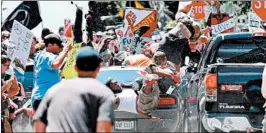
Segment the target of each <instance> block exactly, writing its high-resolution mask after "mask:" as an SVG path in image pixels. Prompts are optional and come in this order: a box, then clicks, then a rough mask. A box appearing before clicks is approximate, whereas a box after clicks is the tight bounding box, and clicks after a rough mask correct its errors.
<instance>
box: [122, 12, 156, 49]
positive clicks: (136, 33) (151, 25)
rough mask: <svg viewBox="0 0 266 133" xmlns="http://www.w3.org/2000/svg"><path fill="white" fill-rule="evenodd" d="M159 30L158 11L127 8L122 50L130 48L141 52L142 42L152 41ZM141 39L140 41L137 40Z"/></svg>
mask: <svg viewBox="0 0 266 133" xmlns="http://www.w3.org/2000/svg"><path fill="white" fill-rule="evenodd" d="M156 28H157V11H156V10H149V9H136V8H126V9H125V15H124V30H123V37H121V39H122V45H121V49H122V50H125V48H130V49H132V50H136V48H137V47H138V50H137V51H140V50H139V48H140V47H141V46H139V44H140V42H142V41H143V40H151V37H152V32H153V31H154V30H155V29H156ZM137 37H139V39H137Z"/></svg>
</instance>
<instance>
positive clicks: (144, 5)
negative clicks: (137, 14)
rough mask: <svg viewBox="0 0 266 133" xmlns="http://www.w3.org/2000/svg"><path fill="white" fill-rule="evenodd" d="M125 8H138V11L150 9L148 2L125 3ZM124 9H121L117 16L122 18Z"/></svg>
mask: <svg viewBox="0 0 266 133" xmlns="http://www.w3.org/2000/svg"><path fill="white" fill-rule="evenodd" d="M125 7H134V8H139V9H143V8H151V6H150V4H149V1H137V0H135V1H126V5H125ZM124 10H125V9H124V8H121V9H120V11H119V13H118V15H119V16H120V17H123V16H124Z"/></svg>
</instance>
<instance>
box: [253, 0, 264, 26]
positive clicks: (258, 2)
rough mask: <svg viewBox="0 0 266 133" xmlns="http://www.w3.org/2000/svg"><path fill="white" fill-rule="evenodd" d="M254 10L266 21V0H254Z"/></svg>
mask: <svg viewBox="0 0 266 133" xmlns="http://www.w3.org/2000/svg"><path fill="white" fill-rule="evenodd" d="M251 6H252V10H253V11H254V12H255V13H256V14H257V15H258V16H259V17H260V18H261V19H262V20H263V21H266V1H262V0H252V1H251Z"/></svg>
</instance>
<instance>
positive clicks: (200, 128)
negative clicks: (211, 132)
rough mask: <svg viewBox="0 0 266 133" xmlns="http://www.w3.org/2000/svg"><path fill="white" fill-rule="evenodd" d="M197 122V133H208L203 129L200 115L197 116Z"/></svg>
mask: <svg viewBox="0 0 266 133" xmlns="http://www.w3.org/2000/svg"><path fill="white" fill-rule="evenodd" d="M198 120H199V121H198V124H199V125H198V127H199V130H198V131H199V132H201V133H208V131H207V130H205V128H204V126H203V124H202V115H201V114H200V116H199V119H198Z"/></svg>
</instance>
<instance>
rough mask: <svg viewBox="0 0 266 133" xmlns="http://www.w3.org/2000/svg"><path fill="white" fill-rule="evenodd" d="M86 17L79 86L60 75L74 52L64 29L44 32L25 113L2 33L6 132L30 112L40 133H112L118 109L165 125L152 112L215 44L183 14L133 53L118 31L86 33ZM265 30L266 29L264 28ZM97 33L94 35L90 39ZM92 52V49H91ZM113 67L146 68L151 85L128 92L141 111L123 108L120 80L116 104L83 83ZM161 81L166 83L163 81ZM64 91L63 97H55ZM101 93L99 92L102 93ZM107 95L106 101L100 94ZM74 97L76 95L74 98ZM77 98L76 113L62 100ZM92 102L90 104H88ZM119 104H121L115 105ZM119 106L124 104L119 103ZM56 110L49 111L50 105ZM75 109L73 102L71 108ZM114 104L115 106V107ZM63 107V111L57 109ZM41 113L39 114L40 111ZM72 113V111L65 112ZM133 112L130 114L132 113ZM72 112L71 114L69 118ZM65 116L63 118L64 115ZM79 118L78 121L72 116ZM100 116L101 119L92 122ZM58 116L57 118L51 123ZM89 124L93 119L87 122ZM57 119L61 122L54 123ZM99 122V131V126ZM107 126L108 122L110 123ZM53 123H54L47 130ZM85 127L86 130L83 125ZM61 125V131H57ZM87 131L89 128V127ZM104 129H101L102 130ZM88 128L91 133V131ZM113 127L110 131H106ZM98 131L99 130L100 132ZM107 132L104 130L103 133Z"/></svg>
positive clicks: (32, 57)
mask: <svg viewBox="0 0 266 133" xmlns="http://www.w3.org/2000/svg"><path fill="white" fill-rule="evenodd" d="M82 16H83V12H82V10H80V9H79V8H77V12H76V20H75V24H74V28H73V29H74V31H73V32H74V33H73V35H74V37H73V38H74V43H82V47H83V48H81V50H80V51H79V53H78V54H77V58H76V66H75V69H76V70H77V72H78V75H79V77H80V78H78V79H76V80H70V81H67V80H64V81H62V80H61V79H62V78H63V77H62V76H61V74H60V72H61V71H62V68H63V66H64V63H65V60H66V59H67V57H68V55H69V52H70V51H71V49H72V42H68V40H67V38H66V37H65V36H64V27H60V28H59V30H58V33H54V32H52V31H51V30H50V29H49V28H44V29H43V30H42V35H41V38H37V37H34V38H33V41H32V45H31V50H30V54H29V59H28V61H29V62H33V63H34V75H35V79H34V87H33V90H32V95H31V103H32V104H31V105H32V108H24V107H22V105H23V103H25V99H26V95H25V91H24V88H23V85H22V84H21V83H20V82H18V81H17V78H16V75H15V73H14V70H13V68H12V66H11V65H10V64H11V59H10V58H9V57H8V56H7V51H8V47H11V45H12V43H11V42H10V40H9V38H10V33H9V32H8V31H3V32H2V40H1V43H2V49H1V65H2V67H1V68H2V69H1V74H2V76H1V86H2V90H1V98H2V99H1V116H2V117H1V118H2V122H1V124H2V132H12V128H11V127H12V126H11V125H12V120H13V119H14V118H15V117H16V115H17V114H19V113H23V112H26V113H27V114H28V115H30V116H33V113H35V112H36V111H37V112H36V113H35V117H34V120H35V124H36V125H37V126H36V129H35V130H36V131H47V130H45V129H46V128H47V129H49V131H92V132H95V131H103V132H106V131H111V130H110V129H111V126H110V125H111V121H112V120H113V113H112V111H113V108H120V109H123V108H124V109H125V110H127V111H129V112H134V113H138V114H140V115H142V116H143V117H145V118H148V119H150V120H161V118H156V117H153V116H151V111H152V109H153V108H155V107H156V106H157V102H158V98H159V94H160V93H166V91H167V90H168V88H169V87H170V86H171V85H176V86H177V87H178V85H179V84H180V83H181V82H182V81H181V78H180V68H181V67H182V66H184V65H186V63H185V62H186V58H187V57H189V59H190V60H191V61H192V62H195V63H197V62H199V59H200V57H201V54H202V51H203V49H205V48H206V47H207V45H206V44H208V42H209V41H210V39H211V38H210V36H209V32H210V31H211V28H210V27H207V28H204V27H201V26H200V24H199V23H197V22H195V21H194V20H193V19H191V18H190V17H189V16H187V15H186V14H185V13H183V12H178V13H177V14H176V17H175V19H176V20H175V21H176V25H175V26H174V27H171V28H170V29H169V28H168V29H167V30H166V31H160V34H156V35H154V36H152V40H151V41H149V42H141V43H139V44H142V46H141V50H140V53H136V51H130V49H126V50H121V45H122V43H121V41H119V39H118V37H117V34H116V32H115V28H110V29H106V31H84V30H82ZM264 26H265V25H264ZM90 33H92V34H90ZM87 46H89V47H90V48H89V47H87ZM101 66H103V67H108V66H141V67H146V69H145V70H144V72H143V73H144V75H146V76H148V75H151V79H143V81H142V83H143V84H144V85H143V86H142V87H140V88H139V90H138V92H134V91H132V92H126V91H125V92H123V93H131V94H132V95H131V96H132V97H131V98H132V102H131V103H130V104H129V105H132V106H134V105H136V104H137V102H138V101H139V102H138V104H137V105H138V106H137V108H135V107H134V108H127V106H128V105H127V103H124V102H123V97H124V96H128V95H123V94H122V93H121V92H122V90H121V89H122V88H121V87H120V85H121V84H118V83H117V82H115V80H109V81H108V82H107V83H106V86H108V87H109V88H110V90H112V92H114V93H115V94H118V93H121V94H119V95H117V96H116V98H114V99H115V100H110V99H111V98H113V95H111V93H110V92H111V91H106V90H108V89H106V88H105V86H103V85H102V84H100V83H99V82H98V81H96V80H95V79H90V81H89V80H88V81H86V82H85V81H84V79H82V78H81V77H83V78H89V77H91V78H95V77H96V76H97V74H98V72H99V69H100V67H101ZM158 77H161V78H160V80H158ZM77 84H78V85H79V86H85V87H82V89H80V90H79V91H78V90H77V91H76V92H75V93H74V92H73V90H75V89H74V88H75V87H76V85H77ZM86 87H87V88H93V87H98V88H99V89H100V88H101V89H102V91H100V90H98V89H96V90H97V91H94V92H91V90H90V89H89V90H84V88H85V89H86ZM62 89H64V91H61V90H62ZM56 90H60V91H58V92H57V91H56ZM98 91H99V92H98ZM103 91H104V92H106V94H104V95H102V94H101V92H103ZM59 93H60V94H62V96H64V97H61V96H60V97H57V96H55V95H56V94H57V95H59ZM82 93H93V94H92V97H95V98H96V99H93V100H92V98H89V97H85V98H83V99H81V98H80V97H81V96H82ZM70 94H71V95H70ZM73 98H76V102H80V103H83V104H80V105H79V106H78V107H77V108H76V107H75V109H73V108H71V107H72V106H71V105H64V103H66V102H63V101H62V100H67V101H69V100H72V101H73ZM97 100H102V101H103V102H102V103H99V105H96V101H97ZM84 101H89V103H84ZM114 101H116V102H114ZM117 101H119V102H117ZM48 103H49V104H50V105H51V106H49V107H48V106H47V104H48ZM69 103H71V102H69ZM114 103H115V104H114ZM87 105H89V106H94V107H96V106H97V107H99V112H98V110H93V111H91V112H89V114H86V113H84V112H81V110H80V109H84V108H86V106H87ZM58 106H64V108H58ZM39 108H40V109H39ZM48 108H52V109H53V110H54V111H52V112H53V114H51V113H50V114H47V110H48ZM65 108H67V109H65ZM130 109H131V110H130ZM64 110H69V112H64ZM86 111H88V110H86ZM61 112H64V113H63V114H62V115H59V114H60V113H61ZM71 113H75V114H80V115H79V116H78V117H75V119H74V118H73V114H71ZM94 114H98V116H93V115H94ZM55 115H59V116H58V117H56V118H55V117H52V116H55ZM87 115H89V116H93V118H91V119H92V120H93V122H91V123H89V124H88V125H86V121H89V120H85V118H84V117H85V116H87ZM86 118H88V119H89V117H86ZM55 119H57V120H58V121H57V120H55ZM64 120H68V121H76V122H73V123H71V126H70V127H68V126H69V125H68V123H62V122H60V121H64ZM96 121H97V126H96ZM106 121H107V122H106ZM48 122H50V123H52V124H49V126H48V125H47V124H48ZM77 123H78V124H80V125H84V126H83V127H86V128H83V127H81V126H80V125H77ZM58 125H60V126H58ZM85 125H86V126H85ZM98 125H99V126H98ZM87 127H88V128H87ZM103 127H108V129H106V128H103ZM96 129H97V130H96ZM101 129H105V130H101Z"/></svg>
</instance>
